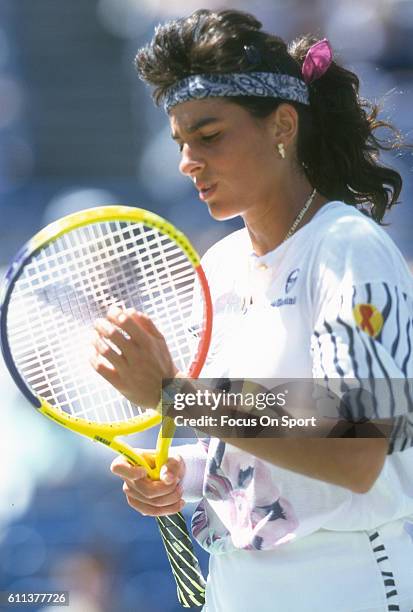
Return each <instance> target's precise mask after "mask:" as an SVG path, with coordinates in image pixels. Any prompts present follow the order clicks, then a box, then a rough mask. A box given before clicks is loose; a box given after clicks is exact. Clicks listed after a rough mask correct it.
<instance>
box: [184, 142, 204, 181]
mask: <svg viewBox="0 0 413 612" xmlns="http://www.w3.org/2000/svg"><path fill="white" fill-rule="evenodd" d="M181 155H182V157H181V161H180V162H179V171H180V172H181V173H182V174H184V175H185V176H193V175H194V174H197V173H198V172H199V171H200V170H202V169H203V168H204V166H205V162H204V161H203V160H201V159H200V158H199V157H196V156H195V155H194V154H193V152H192V151H191V149H190V148H189V147H188V145H184V146H183V148H182V153H181Z"/></svg>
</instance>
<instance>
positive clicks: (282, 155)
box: [277, 142, 285, 159]
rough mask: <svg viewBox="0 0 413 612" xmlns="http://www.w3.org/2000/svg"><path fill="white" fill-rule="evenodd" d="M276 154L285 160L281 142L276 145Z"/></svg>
mask: <svg viewBox="0 0 413 612" xmlns="http://www.w3.org/2000/svg"><path fill="white" fill-rule="evenodd" d="M277 149H278V153H279V154H280V157H281V158H282V159H285V147H284V143H283V142H279V143H278V145H277Z"/></svg>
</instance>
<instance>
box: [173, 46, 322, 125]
mask: <svg viewBox="0 0 413 612" xmlns="http://www.w3.org/2000/svg"><path fill="white" fill-rule="evenodd" d="M331 62H332V50H331V47H330V44H329V42H328V40H327V39H323V40H320V41H319V42H317V43H315V44H314V45H312V47H310V49H309V50H308V52H307V55H306V57H305V60H304V63H303V67H302V74H303V80H302V79H298V78H296V77H293V76H290V75H288V74H279V73H276V72H246V73H240V72H237V73H232V74H195V75H191V76H189V77H186V78H185V79H182V80H181V81H178V83H176V84H175V85H173V86H172V87H170V88H169V89H168V90H167V92H166V94H165V98H164V108H165V111H166V112H167V113H169V111H170V110H171V108H173V107H174V106H176V105H177V104H181V103H182V102H188V101H190V100H203V99H206V98H223V97H229V96H257V97H263V98H281V99H283V100H291V101H292V102H301V104H305V105H307V106H308V105H309V103H310V100H309V93H308V84H310V83H311V82H312V81H314V80H315V79H318V78H320V76H322V75H323V74H324V73H325V71H326V70H327V68H328V67H329V66H330V64H331Z"/></svg>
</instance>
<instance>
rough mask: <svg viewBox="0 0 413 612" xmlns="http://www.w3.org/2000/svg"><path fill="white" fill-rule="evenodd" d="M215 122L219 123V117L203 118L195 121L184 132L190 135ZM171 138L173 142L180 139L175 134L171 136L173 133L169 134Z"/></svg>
mask: <svg viewBox="0 0 413 612" xmlns="http://www.w3.org/2000/svg"><path fill="white" fill-rule="evenodd" d="M216 121H220V118H219V117H203V119H199V121H196V122H195V123H194V124H193V125H190V126H189V127H187V128H186V131H187V132H189V134H192V133H193V132H196V131H197V130H199V129H201V128H202V127H205V126H206V125H209V124H210V123H215V122H216ZM171 138H172V139H173V140H179V139H180V137H179V136H178V135H177V134H173V133H172V134H171Z"/></svg>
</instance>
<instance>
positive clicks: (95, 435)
mask: <svg viewBox="0 0 413 612" xmlns="http://www.w3.org/2000/svg"><path fill="white" fill-rule="evenodd" d="M110 221H129V222H134V223H139V222H141V223H145V225H148V226H149V227H153V228H156V229H158V230H159V231H160V232H161V233H163V234H166V235H168V236H169V237H170V238H171V239H172V240H174V241H175V242H176V243H177V244H178V245H179V247H180V248H181V249H182V251H184V253H185V254H186V256H187V257H188V259H189V261H190V262H191V263H192V265H193V266H194V269H195V271H196V272H197V273H198V279H199V281H200V283H201V286H202V289H203V292H204V296H205V309H206V310H205V317H204V320H205V321H206V325H205V330H204V334H203V337H202V340H201V342H200V346H199V349H198V353H197V356H196V359H195V361H194V362H193V363H192V365H191V368H190V371H189V372H188V377H197V376H199V372H200V370H201V368H202V365H203V363H204V361H205V357H206V354H207V352H208V348H209V344H210V339H211V331H212V304H211V298H210V294H209V290H208V285H207V283H206V279H205V275H204V273H203V270H202V267H201V265H200V259H199V256H198V254H197V253H196V251H195V249H194V248H193V247H192V245H191V243H190V242H189V240H188V239H187V238H186V236H185V235H184V234H183V233H182V232H180V231H179V230H177V229H176V228H175V227H174V226H173V225H172V224H171V223H169V222H168V221H166V220H165V219H163V218H162V217H160V216H158V215H156V214H155V213H152V212H150V211H148V210H145V209H142V208H135V207H131V206H123V205H113V206H101V207H96V208H89V209H86V210H82V211H79V212H76V213H73V214H70V215H67V216H66V217H63V218H61V219H58V220H57V221H54V222H53V223H51V224H50V225H48V226H47V227H45V228H44V229H42V230H40V232H38V233H37V234H35V236H33V238H32V239H31V240H30V241H29V242H28V243H27V245H25V247H24V248H23V249H22V250H21V251H20V252H19V254H18V256H17V257H16V260H15V262H14V263H13V264H12V267H11V270H12V272H11V273H10V272H9V274H8V276H7V281H8V283H7V286H6V287H5V288H3V294H5V293H7V291H9V293H10V292H11V288H12V286H13V284H14V282H13V281H15V280H16V278H18V276H19V272H20V270H21V269H22V268H23V267H24V264H25V263H26V262H27V261H28V260H29V259H30V258H31V257H32V256H33V255H34V254H35V253H36V252H37V251H38V250H39V249H40V248H43V247H44V246H46V245H47V244H49V243H51V242H53V241H54V240H56V239H57V238H59V237H60V236H62V235H63V234H65V233H67V232H68V231H71V230H74V229H77V228H80V227H83V226H85V225H89V224H90V223H93V222H110ZM13 266H14V269H13ZM7 361H9V360H8V359H7V358H6V362H7ZM12 375H13V373H12ZM19 386H20V387H21V385H19ZM26 395H27V394H26ZM30 395H33V394H32V393H31V392H30ZM36 399H37V400H38V402H39V403H40V405H39V404H37V403H36V408H37V409H38V411H39V412H41V413H42V414H43V415H45V416H46V417H48V418H49V419H51V420H53V421H55V422H57V423H59V424H60V425H62V426H63V427H66V428H67V429H70V430H72V431H74V432H76V433H78V434H81V435H83V436H87V437H89V438H91V439H92V440H94V441H97V442H100V443H101V444H104V445H105V446H107V447H109V448H111V449H112V450H113V451H115V452H116V453H119V454H122V455H123V456H124V457H126V459H127V460H128V461H129V462H130V463H132V464H133V465H139V466H142V467H143V468H145V470H146V471H147V473H148V476H149V477H150V478H151V479H153V480H159V476H160V471H161V468H162V466H163V465H164V463H165V462H166V460H167V458H168V451H169V447H170V445H171V441H172V438H173V435H174V432H175V424H174V422H173V420H172V419H170V418H168V417H162V415H161V414H160V409H161V403H159V405H158V407H157V408H156V409H154V410H150V411H147V414H146V415H142V416H137V417H135V418H133V419H129V420H128V421H124V422H123V421H119V422H115V423H110V424H107V423H103V424H96V423H94V422H89V421H86V420H85V419H81V418H78V417H74V416H72V415H70V414H66V413H64V412H62V411H60V410H58V409H56V408H54V407H53V406H52V405H51V404H50V403H49V402H48V401H47V400H45V399H44V398H42V397H39V396H36ZM161 423H162V425H161V428H160V431H159V434H158V440H157V444H156V450H155V454H151V453H149V452H148V453H145V457H144V456H141V455H139V454H138V453H136V452H135V451H134V449H133V448H132V447H131V446H130V445H129V444H127V443H126V442H123V441H121V440H118V437H119V436H122V435H130V434H133V433H139V432H142V431H144V430H146V429H149V428H151V427H154V426H156V425H160V424H161Z"/></svg>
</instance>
